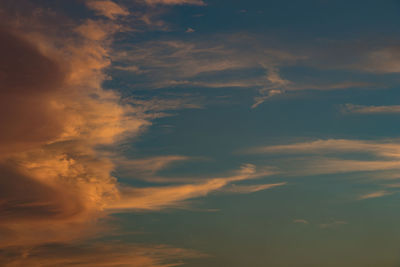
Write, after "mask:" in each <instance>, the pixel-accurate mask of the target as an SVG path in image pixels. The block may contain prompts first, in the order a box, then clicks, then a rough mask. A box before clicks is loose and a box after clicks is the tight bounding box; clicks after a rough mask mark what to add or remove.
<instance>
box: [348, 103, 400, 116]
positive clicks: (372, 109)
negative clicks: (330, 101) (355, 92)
mask: <svg viewBox="0 0 400 267" xmlns="http://www.w3.org/2000/svg"><path fill="white" fill-rule="evenodd" d="M342 111H343V112H344V113H356V114H390V113H400V105H392V106H363V105H353V104H345V105H343V107H342Z"/></svg>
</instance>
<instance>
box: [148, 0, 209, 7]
mask: <svg viewBox="0 0 400 267" xmlns="http://www.w3.org/2000/svg"><path fill="white" fill-rule="evenodd" d="M145 2H146V4H148V5H196V6H205V5H206V4H205V3H204V2H203V1H202V0H145Z"/></svg>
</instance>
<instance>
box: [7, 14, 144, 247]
mask: <svg viewBox="0 0 400 267" xmlns="http://www.w3.org/2000/svg"><path fill="white" fill-rule="evenodd" d="M95 23H96V22H94V21H91V20H89V21H87V22H85V23H84V24H82V25H77V26H76V27H74V28H73V29H71V33H70V36H71V37H68V38H64V39H62V43H63V46H59V43H60V41H61V40H58V39H52V38H56V37H52V36H48V35H43V32H33V30H32V31H30V32H26V29H23V28H18V27H12V26H8V27H3V28H1V30H0V40H1V42H0V43H1V44H0V53H1V58H2V59H3V60H2V61H1V75H0V86H1V87H0V95H1V97H0V99H1V100H0V101H1V105H0V109H1V110H0V111H1V112H2V114H7V116H1V119H0V122H1V124H2V125H3V126H4V127H3V129H4V130H3V131H2V132H1V134H0V147H1V149H0V165H1V167H0V178H1V179H0V183H1V194H0V198H1V199H0V217H1V222H0V227H1V228H2V231H4V232H5V233H6V234H5V238H3V239H2V241H1V243H0V247H1V246H5V245H10V244H12V245H19V244H24V245H26V244H27V243H35V242H36V243H41V242H45V241H59V240H63V239H71V238H74V237H76V236H79V235H80V234H79V233H78V232H79V231H81V230H83V228H82V227H83V226H84V225H85V224H87V223H88V222H90V221H92V220H93V219H95V218H97V217H98V216H100V212H101V211H102V210H103V208H104V205H105V203H106V202H107V201H109V200H111V199H114V198H117V197H118V190H117V189H116V181H115V178H113V177H112V176H111V175H110V172H111V170H112V169H113V168H114V167H113V164H112V163H111V161H110V159H108V158H106V157H103V156H101V153H100V151H99V150H98V149H97V147H99V146H107V145H111V144H114V143H115V142H118V141H119V140H121V139H122V138H123V137H124V136H128V135H129V136H134V135H136V134H138V133H139V132H140V131H141V129H143V127H145V126H146V125H148V124H149V122H147V121H146V120H144V119H141V118H139V117H138V116H134V113H135V111H134V110H133V109H132V108H131V107H129V106H126V105H122V104H121V103H120V97H119V96H118V95H117V94H116V93H115V92H112V91H106V90H104V89H102V87H101V83H102V82H103V80H104V79H105V78H106V76H105V75H104V74H103V70H104V68H105V67H107V66H108V65H109V64H110V62H109V59H108V52H109V50H108V49H109V48H108V46H107V44H108V40H109V38H110V34H111V33H112V31H110V32H107V28H106V29H103V31H105V32H103V33H102V34H101V35H96V37H95V38H94V37H93V36H92V35H88V34H86V33H87V31H82V29H83V28H84V27H94V26H93V25H95ZM24 26H26V25H24ZM89 224H90V223H89ZM77 225H79V227H77ZM71 226H73V227H71ZM32 228H35V231H34V232H32V231H30V230H31V229H32ZM60 229H63V231H58V230H60ZM66 229H69V230H68V231H66ZM67 232H68V234H67ZM71 232H74V233H71ZM88 232H90V231H88Z"/></svg>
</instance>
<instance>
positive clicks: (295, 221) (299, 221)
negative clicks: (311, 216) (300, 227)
mask: <svg viewBox="0 0 400 267" xmlns="http://www.w3.org/2000/svg"><path fill="white" fill-rule="evenodd" d="M293 222H294V223H300V224H309V222H308V221H307V220H304V219H295V220H293Z"/></svg>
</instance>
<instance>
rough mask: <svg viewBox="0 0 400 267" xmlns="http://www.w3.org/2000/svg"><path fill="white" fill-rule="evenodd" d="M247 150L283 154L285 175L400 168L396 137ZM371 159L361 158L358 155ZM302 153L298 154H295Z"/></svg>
mask: <svg viewBox="0 0 400 267" xmlns="http://www.w3.org/2000/svg"><path fill="white" fill-rule="evenodd" d="M244 153H250V154H269V155H278V154H281V155H283V154H285V155H288V156H289V158H290V159H291V160H290V161H288V160H287V159H285V160H286V161H285V162H286V163H285V166H286V167H285V173H286V174H288V175H317V174H330V173H347V172H363V171H364V172H365V171H367V172H372V171H388V170H397V169H399V166H400V165H399V163H400V161H399V156H400V145H399V144H398V143H397V142H395V141H389V140H387V141H380V142H377V141H363V140H346V139H328V140H316V141H310V142H300V143H294V144H287V145H273V146H264V147H255V148H251V149H248V150H246V151H244ZM360 154H362V155H369V156H372V157H374V159H360V158H359V155H360ZM299 155H301V158H299V157H298V156H299Z"/></svg>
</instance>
